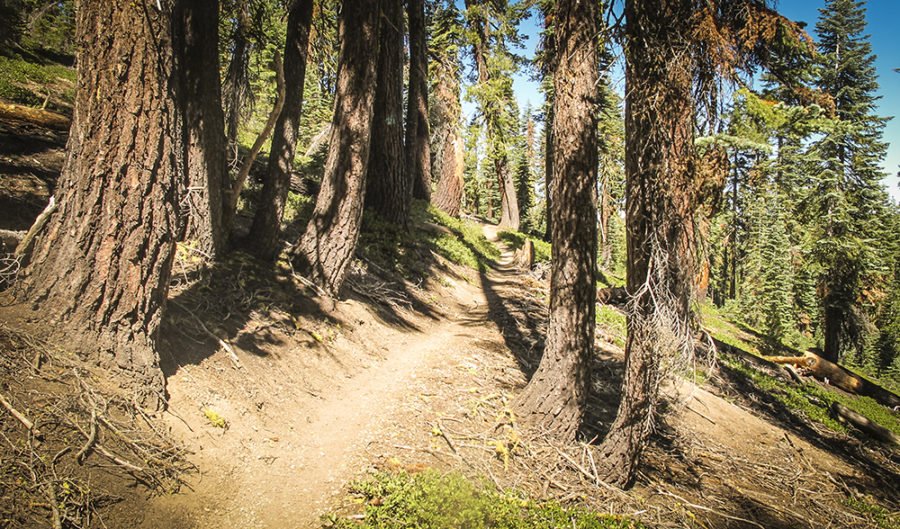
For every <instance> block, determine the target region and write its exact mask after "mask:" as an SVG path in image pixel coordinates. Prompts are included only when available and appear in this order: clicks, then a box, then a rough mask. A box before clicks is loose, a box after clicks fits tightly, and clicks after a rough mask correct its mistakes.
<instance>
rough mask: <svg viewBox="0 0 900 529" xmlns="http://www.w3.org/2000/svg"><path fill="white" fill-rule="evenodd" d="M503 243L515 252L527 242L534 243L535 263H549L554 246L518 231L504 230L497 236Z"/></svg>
mask: <svg viewBox="0 0 900 529" xmlns="http://www.w3.org/2000/svg"><path fill="white" fill-rule="evenodd" d="M497 237H499V238H500V240H501V241H505V242H506V243H507V244H508V245H509V246H510V247H511V248H512V249H513V250H518V249H519V248H521V247H522V246H524V245H525V241H531V242H532V243H534V262H535V263H549V262H550V253H551V251H552V246H551V245H550V243H549V242H546V241H542V240H541V239H538V238H535V237H532V236H531V235H527V234H525V233H521V232H518V231H510V230H504V231H501V232H500V233H498V234H497Z"/></svg>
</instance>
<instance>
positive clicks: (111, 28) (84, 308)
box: [22, 0, 185, 406]
mask: <svg viewBox="0 0 900 529" xmlns="http://www.w3.org/2000/svg"><path fill="white" fill-rule="evenodd" d="M173 4H174V2H173V0H163V1H161V2H160V5H161V6H162V9H161V10H158V9H157V7H156V5H155V3H142V4H140V5H138V6H135V5H133V4H131V3H128V2H83V3H81V4H80V6H79V8H78V10H77V14H76V17H77V21H76V27H77V42H78V50H79V51H78V57H77V64H78V77H79V78H78V88H77V92H76V100H75V116H74V119H73V122H72V129H71V134H70V136H69V143H68V146H67V156H66V162H65V166H64V167H63V171H62V174H61V175H60V180H59V185H58V187H57V198H58V203H59V209H58V210H57V211H56V212H55V213H54V214H53V215H52V216H51V217H50V220H49V222H47V224H46V225H45V227H44V229H43V230H42V231H41V232H40V234H39V235H38V239H37V241H36V243H35V246H34V250H33V251H32V253H31V255H30V264H29V265H28V267H27V269H26V271H25V273H24V277H23V279H22V296H23V297H24V298H25V299H27V300H29V301H31V302H32V303H33V304H35V306H36V307H37V310H38V311H39V314H40V315H41V317H44V318H47V321H49V322H52V324H53V326H54V328H56V329H58V330H59V332H60V333H61V334H63V335H64V336H65V338H66V339H67V340H68V341H67V346H68V347H71V348H72V349H74V350H78V351H81V352H83V353H85V354H86V355H88V356H90V357H94V358H97V359H98V360H99V361H100V363H101V365H105V366H108V367H110V368H117V369H119V370H121V371H124V372H125V373H126V374H127V375H128V377H129V378H128V382H127V383H126V384H125V385H126V387H127V388H128V389H129V390H130V391H132V392H133V394H134V395H136V396H137V397H138V398H139V400H140V401H141V402H142V403H143V404H145V405H147V406H154V405H158V404H160V403H161V401H162V399H163V391H164V385H163V384H164V383H163V376H162V372H161V371H160V369H159V363H158V355H157V353H156V351H155V348H154V345H155V334H156V330H157V328H158V326H159V321H160V317H161V314H162V309H163V306H164V304H165V300H166V293H167V290H168V286H169V278H170V275H171V269H172V260H173V255H174V252H175V242H176V241H177V240H179V239H180V238H181V236H182V233H183V229H182V222H181V219H180V215H179V201H180V197H181V196H182V195H183V192H184V187H185V182H184V181H183V180H182V179H183V175H184V174H185V172H184V169H185V167H184V153H185V147H184V143H183V140H182V138H183V127H182V120H181V115H180V112H179V109H178V105H177V102H176V100H175V98H174V97H173V95H174V94H176V93H177V91H178V89H179V86H178V85H179V83H178V82H177V79H176V76H175V74H174V68H173V64H174V57H173V42H172V40H173V39H172V37H173V35H172V28H173ZM123 131H127V133H126V134H123V133H122V132H123Z"/></svg>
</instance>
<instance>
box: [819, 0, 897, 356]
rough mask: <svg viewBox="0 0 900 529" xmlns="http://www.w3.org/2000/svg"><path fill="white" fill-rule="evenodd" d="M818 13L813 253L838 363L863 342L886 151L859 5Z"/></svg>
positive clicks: (830, 352)
mask: <svg viewBox="0 0 900 529" xmlns="http://www.w3.org/2000/svg"><path fill="white" fill-rule="evenodd" d="M820 13H821V16H820V19H819V22H818V23H817V24H816V31H817V33H818V34H819V37H820V42H819V52H820V56H821V59H820V61H821V62H820V65H819V68H818V86H819V87H820V88H821V89H822V90H823V91H825V92H827V93H828V94H830V95H831V96H832V97H833V98H834V105H835V117H836V121H835V123H834V124H833V126H831V127H830V128H829V130H827V131H826V133H825V135H824V137H823V138H821V139H820V140H819V141H817V142H816V146H815V147H816V150H817V152H818V153H819V155H820V156H821V158H822V165H821V170H820V171H818V172H817V173H818V179H817V181H816V183H815V186H814V187H813V188H812V190H811V192H812V193H813V194H812V195H811V197H810V200H812V201H814V202H815V205H814V211H815V214H814V215H813V218H815V219H818V222H817V225H816V235H817V241H816V242H815V245H814V248H813V251H812V255H813V258H814V259H815V260H816V262H817V264H818V266H819V268H820V270H821V274H820V275H819V292H820V296H821V304H822V313H823V323H824V334H825V347H824V350H825V356H826V357H827V358H828V359H830V360H832V361H837V360H838V359H839V358H840V355H841V354H842V353H843V352H844V351H845V350H846V349H847V348H848V345H850V344H854V345H856V346H857V347H860V346H861V344H863V343H864V342H865V334H866V327H867V315H866V311H865V307H864V305H865V303H866V300H864V299H863V287H864V286H865V285H866V284H867V283H869V282H870V281H871V275H872V273H873V272H874V271H875V270H876V269H877V268H878V267H879V263H878V253H879V252H878V251H877V247H876V244H877V241H878V232H879V231H880V229H879V224H880V222H879V215H878V212H879V211H880V210H882V209H883V207H884V204H885V196H884V195H885V193H884V190H883V188H882V187H881V184H880V181H881V178H882V172H881V170H880V168H879V164H880V162H881V160H883V159H884V156H885V153H886V148H887V146H886V144H885V143H884V142H883V141H882V139H881V136H882V131H883V129H884V124H885V119H884V118H881V117H878V116H876V115H875V114H874V111H875V104H876V101H877V100H878V96H876V95H875V91H876V90H877V88H878V83H877V80H876V74H875V66H874V61H875V56H874V55H873V54H872V47H871V44H870V43H869V42H868V36H867V35H865V33H864V32H865V27H866V22H865V7H864V5H863V2H861V1H860V0H829V1H828V2H826V5H825V7H824V8H823V9H820Z"/></svg>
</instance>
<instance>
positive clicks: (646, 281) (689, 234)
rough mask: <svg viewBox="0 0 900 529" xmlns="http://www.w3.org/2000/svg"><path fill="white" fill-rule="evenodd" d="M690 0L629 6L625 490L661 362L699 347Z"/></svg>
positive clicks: (612, 470)
mask: <svg viewBox="0 0 900 529" xmlns="http://www.w3.org/2000/svg"><path fill="white" fill-rule="evenodd" d="M691 13H692V2H691V0H663V1H656V0H653V1H651V0H627V1H626V3H625V16H626V20H627V21H628V23H627V25H626V28H627V29H626V48H625V49H626V52H625V61H626V62H625V63H626V74H625V82H626V90H625V94H626V98H625V146H626V147H625V149H626V156H625V173H626V194H627V208H626V223H627V226H628V229H627V233H628V235H627V243H628V279H627V288H628V292H629V294H630V296H631V300H630V302H629V318H628V339H627V341H626V345H625V375H624V379H623V382H622V393H621V394H622V400H621V403H620V405H619V410H618V413H617V415H616V419H615V421H614V422H613V424H612V426H611V428H610V431H609V434H608V435H607V437H606V439H605V440H604V441H603V444H602V445H601V447H600V452H601V459H600V461H599V465H600V467H601V472H600V474H601V478H602V479H604V480H606V481H608V482H610V483H614V484H617V485H625V484H627V483H628V482H629V481H630V480H631V478H632V476H633V475H634V470H635V468H636V466H637V464H638V461H639V458H640V456H641V453H642V450H643V448H644V445H645V444H646V441H647V438H648V437H649V435H650V432H651V430H652V427H653V419H654V414H655V412H656V406H657V403H658V390H659V383H660V379H661V376H662V369H661V365H662V364H663V363H664V362H666V363H668V361H669V359H671V358H673V357H674V356H676V355H678V354H679V353H681V352H683V351H687V350H689V349H690V348H691V347H692V345H693V342H692V339H691V338H692V336H691V329H692V326H693V315H692V313H691V299H692V297H693V295H692V290H693V287H694V281H693V278H694V268H695V266H694V252H693V231H692V230H693V224H692V222H693V205H692V202H693V197H692V196H691V189H692V175H693V148H694V146H693V108H694V107H693V97H692V92H691V80H692V79H691V77H692V72H693V64H692V59H691V54H690V51H689V45H688V39H689V33H688V29H687V26H688V24H689V21H690V19H691Z"/></svg>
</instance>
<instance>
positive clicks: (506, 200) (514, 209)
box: [493, 139, 521, 231]
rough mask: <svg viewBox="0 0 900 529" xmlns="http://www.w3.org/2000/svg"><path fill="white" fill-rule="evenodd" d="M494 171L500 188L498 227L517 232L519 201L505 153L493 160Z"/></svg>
mask: <svg viewBox="0 0 900 529" xmlns="http://www.w3.org/2000/svg"><path fill="white" fill-rule="evenodd" d="M493 141H496V139H494V140H493ZM494 170H495V171H496V173H497V185H498V186H499V187H500V226H501V227H503V228H509V229H511V230H514V231H518V230H519V224H520V223H521V219H520V217H519V199H518V194H516V183H515V182H513V178H512V174H511V171H510V170H509V157H508V156H507V154H506V152H503V153H502V154H501V155H500V156H498V157H497V158H495V159H494Z"/></svg>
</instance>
